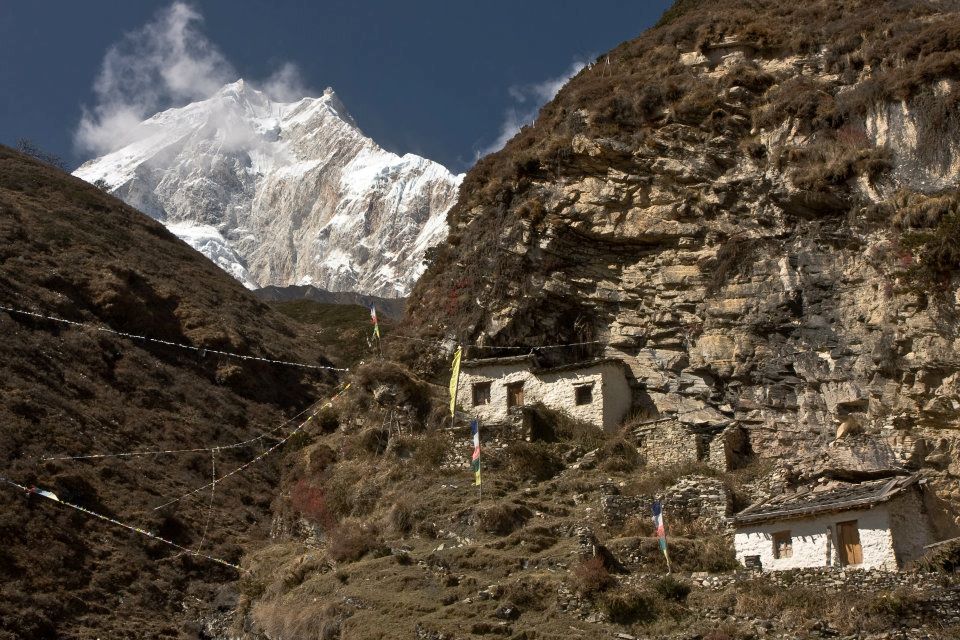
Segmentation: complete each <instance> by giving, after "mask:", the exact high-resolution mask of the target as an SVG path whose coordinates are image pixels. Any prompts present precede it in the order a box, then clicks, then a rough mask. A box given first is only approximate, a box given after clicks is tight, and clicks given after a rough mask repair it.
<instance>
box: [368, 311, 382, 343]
mask: <svg viewBox="0 0 960 640" xmlns="http://www.w3.org/2000/svg"><path fill="white" fill-rule="evenodd" d="M370 322H372V323H373V335H375V336H376V337H377V340H379V339H380V323H378V322H377V308H376V307H375V306H374V305H370Z"/></svg>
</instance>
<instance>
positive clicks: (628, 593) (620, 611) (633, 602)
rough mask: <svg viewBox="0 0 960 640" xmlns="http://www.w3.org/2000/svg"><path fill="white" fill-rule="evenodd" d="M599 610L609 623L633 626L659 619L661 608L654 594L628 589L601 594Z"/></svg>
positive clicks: (660, 603) (659, 601) (658, 599)
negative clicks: (604, 614) (608, 619)
mask: <svg viewBox="0 0 960 640" xmlns="http://www.w3.org/2000/svg"><path fill="white" fill-rule="evenodd" d="M600 608H601V609H603V612H604V613H606V614H607V617H608V618H610V621H611V622H616V623H617V624H634V623H650V622H653V621H654V620H656V619H657V618H658V617H659V615H660V612H661V610H662V608H663V607H662V602H661V599H660V598H659V597H658V596H657V594H656V593H653V592H650V591H647V590H644V589H636V588H629V589H626V590H623V591H611V592H607V593H605V594H603V596H602V597H601V598H600Z"/></svg>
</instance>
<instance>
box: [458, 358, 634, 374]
mask: <svg viewBox="0 0 960 640" xmlns="http://www.w3.org/2000/svg"><path fill="white" fill-rule="evenodd" d="M523 363H527V364H529V365H530V372H531V373H537V374H543V373H558V372H561V371H575V370H577V369H589V368H590V367H596V366H598V365H601V364H619V365H622V364H623V361H622V360H620V359H619V358H597V359H594V360H584V361H581V362H571V363H570V364H563V365H559V366H556V367H540V366H538V364H537V358H536V356H534V355H533V354H525V355H522V356H505V357H502V358H478V359H475V360H464V361H463V362H461V363H460V367H461V368H464V369H476V368H478V367H486V366H495V365H503V364H523Z"/></svg>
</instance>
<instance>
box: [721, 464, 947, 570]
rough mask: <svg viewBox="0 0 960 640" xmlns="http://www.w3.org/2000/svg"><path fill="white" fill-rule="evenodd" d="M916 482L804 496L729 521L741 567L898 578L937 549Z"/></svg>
mask: <svg viewBox="0 0 960 640" xmlns="http://www.w3.org/2000/svg"><path fill="white" fill-rule="evenodd" d="M921 492H922V486H921V482H919V477H918V476H916V475H913V476H906V477H896V478H885V479H882V480H873V481H868V482H862V483H860V484H855V485H848V486H845V487H842V488H836V489H830V490H822V491H815V490H805V491H801V492H798V493H795V494H786V495H781V496H777V497H775V498H772V499H770V500H767V501H765V502H761V503H758V504H755V505H753V506H750V507H748V508H746V509H744V510H743V511H741V512H740V513H738V514H737V515H736V516H734V517H733V518H732V519H731V522H732V524H733V526H734V530H735V535H734V546H735V548H736V554H737V560H738V561H739V562H741V563H742V564H744V565H745V566H747V567H754V568H762V569H764V570H765V571H780V570H783V569H799V568H808V567H855V568H859V569H882V570H887V571H896V570H897V569H900V568H902V567H903V566H904V565H905V564H906V563H908V562H910V561H911V560H915V559H916V558H918V557H920V556H921V555H923V553H924V546H925V545H927V544H930V543H931V542H933V540H932V537H933V531H932V526H931V522H930V518H929V516H928V514H927V511H926V509H925V506H924V501H923V497H922V493H921Z"/></svg>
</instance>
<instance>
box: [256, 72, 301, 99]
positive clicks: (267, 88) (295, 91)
mask: <svg viewBox="0 0 960 640" xmlns="http://www.w3.org/2000/svg"><path fill="white" fill-rule="evenodd" d="M261 88H262V90H263V92H264V93H266V94H267V95H268V96H270V99H271V100H275V101H277V102H293V101H294V100H299V99H300V98H302V97H304V96H305V95H309V93H310V90H309V89H308V88H307V85H306V83H305V82H304V81H303V78H302V77H301V75H300V69H299V68H298V67H297V65H295V64H293V63H292V62H285V63H283V64H282V65H281V66H280V68H279V69H277V70H276V71H274V72H273V74H272V75H271V76H270V77H269V78H267V79H266V80H265V81H264V82H263V86H262V87H261Z"/></svg>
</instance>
